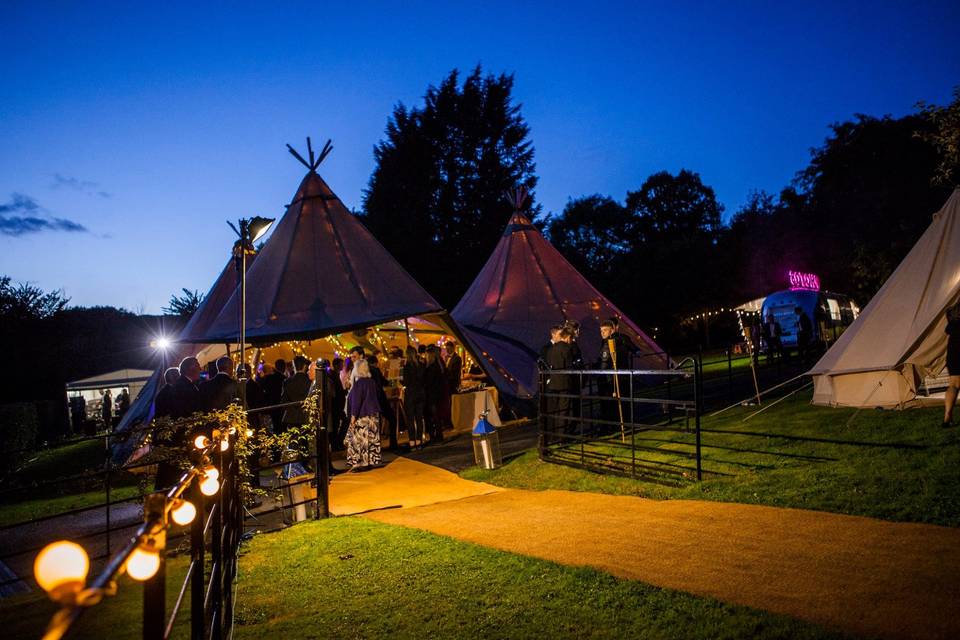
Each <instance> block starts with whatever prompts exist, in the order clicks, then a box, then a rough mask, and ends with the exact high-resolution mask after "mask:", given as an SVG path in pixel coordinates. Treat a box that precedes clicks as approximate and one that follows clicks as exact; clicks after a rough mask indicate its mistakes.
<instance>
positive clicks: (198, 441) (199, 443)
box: [193, 436, 210, 449]
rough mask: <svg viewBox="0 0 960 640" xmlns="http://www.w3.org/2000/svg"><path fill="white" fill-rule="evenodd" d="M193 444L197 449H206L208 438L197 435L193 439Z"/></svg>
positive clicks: (208, 443) (208, 442)
mask: <svg viewBox="0 0 960 640" xmlns="http://www.w3.org/2000/svg"><path fill="white" fill-rule="evenodd" d="M193 446H195V447H196V448H197V449H206V448H207V447H209V446H210V439H209V438H208V437H207V436H197V437H196V438H195V439H194V440H193Z"/></svg>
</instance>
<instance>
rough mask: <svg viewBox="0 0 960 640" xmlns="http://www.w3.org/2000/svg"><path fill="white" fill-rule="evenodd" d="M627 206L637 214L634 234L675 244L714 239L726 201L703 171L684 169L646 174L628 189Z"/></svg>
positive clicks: (678, 246) (641, 237)
mask: <svg viewBox="0 0 960 640" xmlns="http://www.w3.org/2000/svg"><path fill="white" fill-rule="evenodd" d="M627 210H628V211H630V213H632V214H633V216H634V222H635V229H634V232H633V235H634V238H635V239H636V240H637V241H640V242H658V243H662V242H667V243H670V244H672V245H675V246H676V248H680V247H683V246H694V245H696V244H698V243H700V242H701V241H704V240H705V241H707V242H709V243H712V242H714V241H715V240H716V236H717V233H718V232H719V231H720V226H721V224H722V220H721V216H722V215H723V205H721V204H720V203H718V202H717V196H716V194H715V193H714V192H713V189H712V188H710V187H708V186H706V185H704V184H703V182H702V181H701V180H700V174H698V173H694V172H692V171H688V170H686V169H681V170H680V172H679V173H678V174H677V175H675V176H674V175H671V174H670V173H668V172H666V171H661V172H659V173H655V174H653V175H652V176H650V177H649V178H647V179H646V180H645V181H644V183H643V185H641V186H640V189H638V190H637V191H631V192H629V193H627Z"/></svg>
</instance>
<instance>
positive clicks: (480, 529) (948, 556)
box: [331, 458, 960, 638]
mask: <svg viewBox="0 0 960 640" xmlns="http://www.w3.org/2000/svg"><path fill="white" fill-rule="evenodd" d="M331 503H332V506H333V510H334V511H335V512H337V513H340V514H346V513H357V512H360V511H368V510H371V509H379V510H377V511H369V512H368V513H367V514H366V516H365V517H368V518H371V519H374V520H378V521H381V522H386V523H390V524H397V525H403V526H408V527H414V528H418V529H424V530H427V531H431V532H433V533H437V534H440V535H446V536H451V537H454V538H457V539H460V540H466V541H470V542H474V543H477V544H482V545H485V546H489V547H494V548H497V549H502V550H504V551H511V552H514V553H519V554H524V555H528V556H534V557H537V558H543V559H546V560H552V561H555V562H559V563H563V564H568V565H586V566H590V567H594V568H597V569H600V570H603V571H606V572H609V573H611V574H614V575H616V576H619V577H622V578H629V579H633V580H640V581H643V582H645V583H648V584H653V585H657V586H660V587H666V588H670V589H676V590H679V591H686V592H688V593H693V594H697V595H703V596H710V597H713V598H716V599H718V600H722V601H725V602H731V603H736V604H742V605H746V606H750V607H754V608H757V609H764V610H767V611H773V612H777V613H784V614H788V615H792V616H795V617H797V618H802V619H805V620H809V621H812V622H816V623H819V624H821V625H824V626H826V627H829V628H834V629H838V630H841V631H845V632H851V633H857V634H866V635H872V636H882V637H888V638H904V637H912V638H915V637H943V638H960V616H958V615H957V614H956V607H957V605H958V603H960V579H958V576H960V530H958V529H952V528H946V527H937V526H932V525H921V524H904V523H892V522H886V521H882V520H874V519H870V518H861V517H853V516H843V515H837V514H830V513H823V512H815V511H802V510H797V509H778V508H773V507H762V506H751V505H741V504H731V503H721V502H699V501H690V500H670V501H656V500H647V499H642V498H633V497H627V496H608V495H602V494H594V493H576V492H568V491H542V492H537V491H521V490H514V489H499V488H497V487H492V486H490V485H486V484H482V483H474V482H469V481H467V480H463V479H461V478H459V477H457V476H456V475H454V474H452V473H449V472H446V471H443V470H441V469H437V468H435V467H430V466H429V465H424V464H421V463H417V462H413V461H410V460H405V459H403V458H400V459H398V460H396V461H395V462H393V463H392V464H390V465H388V466H387V467H385V468H383V469H380V470H377V471H373V472H368V473H365V474H357V475H356V476H353V477H351V476H338V477H337V478H336V479H335V480H334V482H333V485H332V487H331ZM431 503H433V504H431ZM400 505H402V507H403V508H395V507H398V506H400ZM391 507H394V508H391Z"/></svg>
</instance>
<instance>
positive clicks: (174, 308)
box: [163, 288, 203, 318]
mask: <svg viewBox="0 0 960 640" xmlns="http://www.w3.org/2000/svg"><path fill="white" fill-rule="evenodd" d="M181 291H183V295H182V296H178V295H177V294H173V295H172V296H170V302H169V303H168V304H167V306H165V307H163V312H164V313H165V314H167V315H171V316H181V317H183V318H189V317H190V316H192V315H193V314H194V312H196V310H197V309H198V308H199V307H200V303H201V302H203V294H202V293H200V292H199V291H191V290H190V289H187V288H183V289H181Z"/></svg>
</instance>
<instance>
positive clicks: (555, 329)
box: [538, 324, 563, 367]
mask: <svg viewBox="0 0 960 640" xmlns="http://www.w3.org/2000/svg"><path fill="white" fill-rule="evenodd" d="M562 329H563V326H562V325H559V324H555V325H553V326H552V327H550V342H548V343H547V344H545V345H543V346H542V347H541V348H540V354H539V355H540V358H539V361H538V363H539V364H540V365H541V367H546V365H547V351H549V350H550V347H552V346H553V345H555V344H557V342H559V341H560V331H561V330H562Z"/></svg>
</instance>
